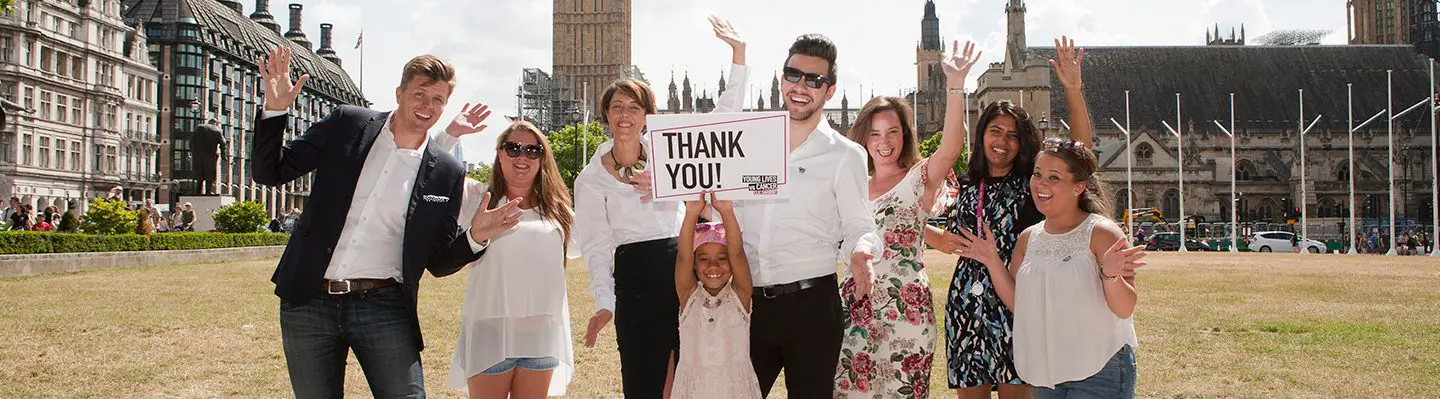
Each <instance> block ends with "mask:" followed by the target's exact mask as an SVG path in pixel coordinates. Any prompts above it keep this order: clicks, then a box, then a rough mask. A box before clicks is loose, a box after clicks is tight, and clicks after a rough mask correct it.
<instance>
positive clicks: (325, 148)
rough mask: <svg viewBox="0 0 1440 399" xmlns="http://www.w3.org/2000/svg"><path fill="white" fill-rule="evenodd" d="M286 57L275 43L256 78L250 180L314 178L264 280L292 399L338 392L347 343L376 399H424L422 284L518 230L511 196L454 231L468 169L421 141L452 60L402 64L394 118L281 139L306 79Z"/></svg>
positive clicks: (475, 127)
mask: <svg viewBox="0 0 1440 399" xmlns="http://www.w3.org/2000/svg"><path fill="white" fill-rule="evenodd" d="M290 57H291V53H290V50H289V49H287V48H285V47H284V46H280V47H278V48H277V49H276V50H275V51H274V52H272V53H271V54H270V56H269V57H268V58H267V59H266V61H265V65H264V66H263V68H262V70H261V73H260V74H261V78H262V79H263V80H264V84H265V103H264V109H263V111H262V112H261V113H260V115H259V116H257V118H258V120H257V122H256V124H255V125H256V129H255V140H254V141H253V143H254V148H253V150H254V157H255V166H254V171H253V172H254V173H253V175H254V179H255V182H256V183H259V184H264V185H270V186H276V185H280V184H285V183H288V182H290V181H293V180H295V179H297V178H299V177H301V176H304V175H305V174H307V173H311V172H314V173H315V175H314V176H315V178H314V182H313V186H312V189H311V194H310V198H309V199H307V200H306V202H305V209H306V210H307V211H306V212H305V213H303V214H301V216H300V220H299V222H297V223H296V224H295V227H294V230H293V232H292V233H291V236H290V242H289V244H288V245H286V247H285V253H284V255H282V256H281V258H280V264H279V266H277V267H276V268H275V275H274V276H273V277H271V280H272V281H274V282H275V295H277V296H279V297H280V334H281V338H282V341H283V342H284V347H285V360H286V363H287V366H288V369H289V372H290V381H291V385H292V387H293V388H294V391H295V396H296V397H299V398H333V397H341V396H342V392H343V390H342V385H343V382H344V372H345V359H346V357H347V356H348V352H349V350H350V349H353V350H354V351H355V357H356V359H357V360H359V362H360V367H361V369H363V370H364V372H365V377H366V380H367V381H368V382H369V384H370V390H371V392H373V394H374V395H375V397H377V398H381V397H424V395H425V392H424V378H423V376H422V373H421V365H420V350H421V349H422V348H423V347H424V342H423V340H422V338H421V336H420V322H419V317H418V316H417V313H416V302H417V296H416V295H417V293H418V292H419V283H420V277H421V276H422V274H423V273H424V270H425V269H429V270H430V274H433V275H435V276H437V277H441V276H446V275H449V274H453V273H455V272H457V271H459V270H460V269H461V268H463V267H464V266H465V265H466V264H468V263H470V262H472V261H474V260H476V259H478V258H479V257H480V253H482V252H483V251H484V247H485V245H484V244H485V243H486V242H488V240H489V239H490V238H491V237H494V236H495V235H497V234H499V233H500V232H503V231H505V230H507V229H509V228H510V227H513V226H515V224H516V223H518V222H519V217H520V214H521V211H520V210H519V209H517V208H516V206H517V205H518V204H519V202H520V199H518V198H517V199H514V200H511V201H510V202H509V203H507V204H505V205H502V206H500V207H497V208H496V209H491V210H484V209H482V210H480V211H477V212H476V213H475V214H474V215H473V216H472V215H466V216H469V217H471V218H472V226H473V227H472V228H471V229H470V230H469V231H459V228H458V223H457V220H458V219H457V218H458V217H460V214H459V213H460V203H461V196H462V195H463V194H462V193H463V189H464V187H465V184H464V177H465V172H464V169H463V168H462V167H461V166H460V163H459V162H457V161H456V160H455V159H454V158H452V157H451V156H450V155H449V154H447V153H446V152H444V151H443V150H442V149H440V148H437V147H436V146H432V145H429V137H428V134H427V132H428V131H429V129H430V128H431V127H432V126H434V125H435V120H436V119H437V118H438V117H439V116H440V114H441V113H442V112H444V108H445V104H446V103H447V102H448V100H449V98H450V93H451V92H452V91H453V90H454V87H455V70H454V68H453V67H452V66H451V65H450V64H449V63H448V62H445V61H444V60H441V59H439V58H436V57H434V56H431V55H422V56H419V57H415V58H414V59H413V60H411V61H410V62H409V63H407V64H406V65H405V70H404V74H403V75H402V78H401V83H400V86H399V87H397V88H396V89H395V102H396V104H397V107H396V108H397V109H396V110H395V111H393V112H378V111H373V110H369V109H365V108H360V107H353V106H343V105H342V106H340V107H337V108H336V109H335V110H333V111H332V112H331V113H330V115H329V116H327V117H326V118H325V119H324V120H322V121H320V122H319V123H316V124H315V125H313V126H311V127H310V128H309V129H307V130H306V131H305V133H304V135H302V136H300V137H299V138H298V139H296V140H293V141H291V142H289V143H284V144H282V142H283V138H284V133H285V131H286V126H287V125H288V124H289V118H288V117H287V116H286V115H287V113H288V112H289V109H290V107H291V105H293V104H294V102H295V98H296V97H297V96H298V95H299V94H300V91H301V87H303V86H304V84H305V82H306V81H307V80H308V79H309V75H304V76H301V77H300V78H299V79H298V80H297V81H295V82H294V83H292V82H291V81H290ZM487 116H489V112H488V111H487V110H486V107H482V106H477V107H475V108H474V109H471V108H470V106H469V105H466V106H465V109H464V110H463V111H462V112H461V114H460V115H459V116H457V117H456V118H455V120H454V121H453V122H452V123H451V124H450V125H449V126H448V127H447V128H446V131H447V132H449V133H451V134H455V135H460V134H468V133H474V132H478V131H480V130H483V129H484V128H485V126H484V125H480V122H482V121H484V119H485V117H487ZM486 202H488V201H483V202H482V203H486Z"/></svg>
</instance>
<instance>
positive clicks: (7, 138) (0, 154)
mask: <svg viewBox="0 0 1440 399" xmlns="http://www.w3.org/2000/svg"><path fill="white" fill-rule="evenodd" d="M13 162H15V135H14V134H11V133H10V132H0V163H13Z"/></svg>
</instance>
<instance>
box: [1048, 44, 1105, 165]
mask: <svg viewBox="0 0 1440 399" xmlns="http://www.w3.org/2000/svg"><path fill="white" fill-rule="evenodd" d="M1055 56H1056V57H1058V58H1059V60H1058V61H1057V60H1050V68H1051V69H1053V70H1054V71H1055V78H1056V79H1057V80H1059V81H1060V85H1061V86H1064V87H1065V101H1066V103H1067V104H1069V108H1068V109H1067V110H1066V113H1067V114H1069V115H1070V140H1074V141H1077V142H1081V143H1085V145H1086V146H1090V147H1092V148H1093V146H1094V145H1095V142H1094V141H1092V140H1094V138H1095V133H1094V126H1092V125H1091V124H1090V107H1088V106H1086V105H1085V84H1084V83H1083V82H1082V81H1081V79H1080V62H1081V61H1084V60H1085V49H1083V48H1082V49H1076V48H1075V41H1074V40H1071V39H1070V38H1068V37H1065V36H1061V37H1060V38H1059V39H1055Z"/></svg>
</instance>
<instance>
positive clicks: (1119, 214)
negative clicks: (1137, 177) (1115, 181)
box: [1110, 188, 1130, 221]
mask: <svg viewBox="0 0 1440 399" xmlns="http://www.w3.org/2000/svg"><path fill="white" fill-rule="evenodd" d="M1129 195H1130V191H1129V190H1126V189H1123V188H1122V189H1119V190H1116V191H1115V196H1114V197H1110V203H1111V204H1113V205H1111V206H1110V209H1111V210H1114V211H1115V220H1120V221H1124V217H1125V209H1127V208H1129V207H1130V202H1129V201H1130V198H1129Z"/></svg>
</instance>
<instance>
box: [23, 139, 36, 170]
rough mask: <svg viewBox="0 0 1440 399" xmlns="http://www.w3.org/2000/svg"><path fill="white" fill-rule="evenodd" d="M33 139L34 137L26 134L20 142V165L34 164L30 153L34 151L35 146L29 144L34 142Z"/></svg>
mask: <svg viewBox="0 0 1440 399" xmlns="http://www.w3.org/2000/svg"><path fill="white" fill-rule="evenodd" d="M33 137H34V135H32V134H29V133H26V134H25V136H24V138H23V139H22V140H21V141H20V164H22V165H25V166H30V165H31V163H33V162H34V161H33V159H34V158H33V157H34V156H35V155H34V154H33V153H32V152H34V151H35V145H34V144H31V143H32V142H33V140H34V138H33Z"/></svg>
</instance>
